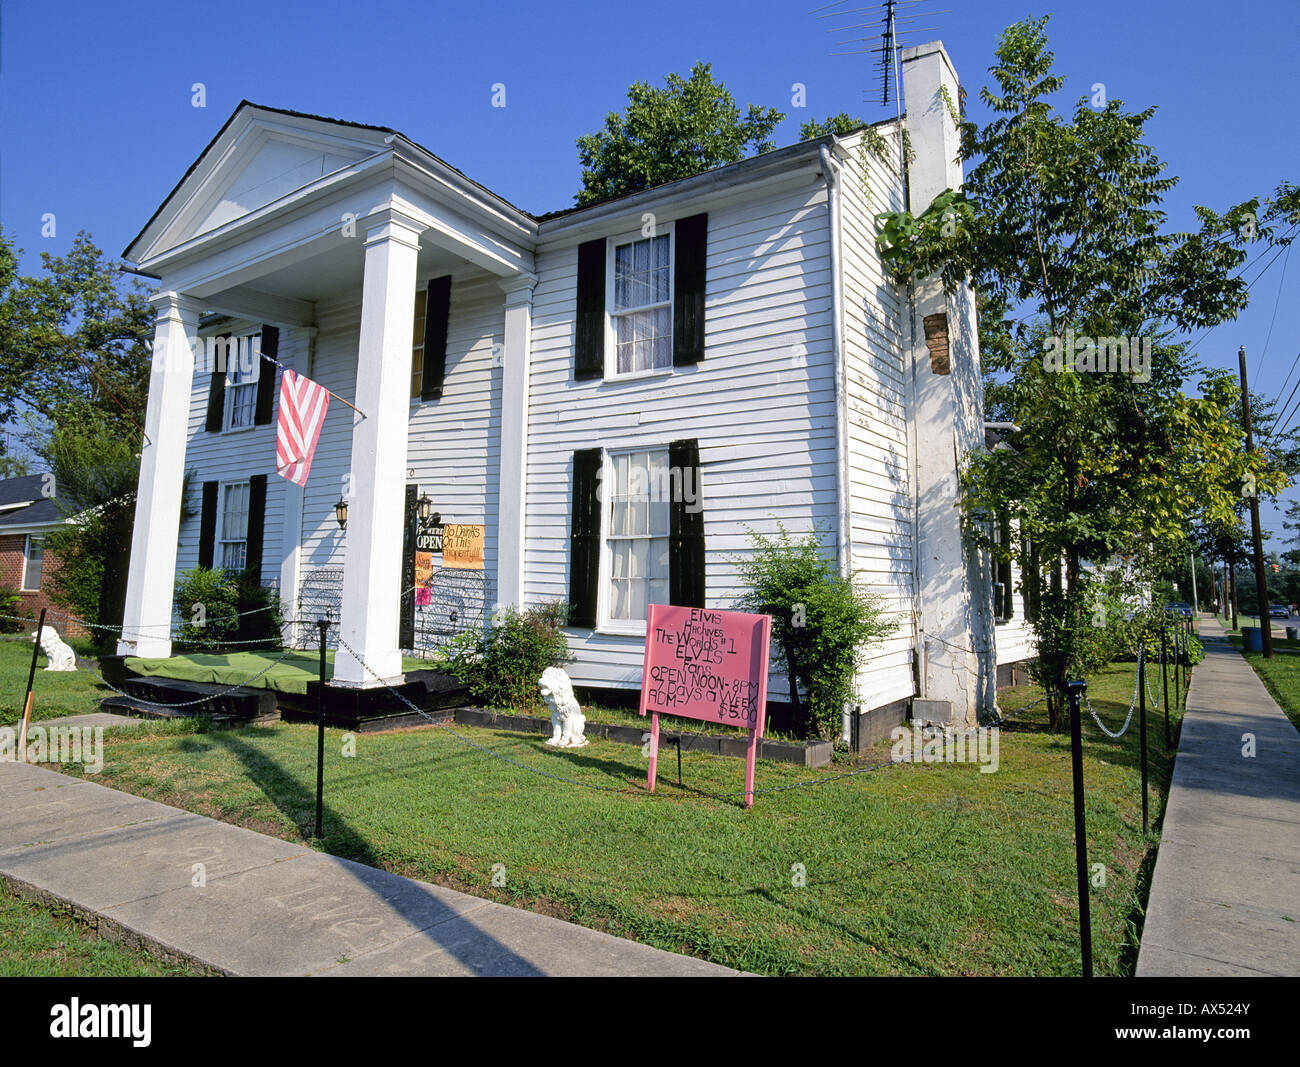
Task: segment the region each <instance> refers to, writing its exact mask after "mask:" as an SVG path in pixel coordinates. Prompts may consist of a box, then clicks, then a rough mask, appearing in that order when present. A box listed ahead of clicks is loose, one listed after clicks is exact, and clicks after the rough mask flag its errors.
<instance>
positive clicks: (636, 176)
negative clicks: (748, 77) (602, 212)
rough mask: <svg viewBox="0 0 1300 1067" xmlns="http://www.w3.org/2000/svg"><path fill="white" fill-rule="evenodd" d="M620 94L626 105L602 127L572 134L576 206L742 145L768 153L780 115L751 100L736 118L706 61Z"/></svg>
mask: <svg viewBox="0 0 1300 1067" xmlns="http://www.w3.org/2000/svg"><path fill="white" fill-rule="evenodd" d="M627 99H628V104H627V109H626V111H624V112H622V113H619V112H614V111H611V112H610V113H609V114H608V115H607V116H606V117H605V128H604V129H603V130H600V131H598V132H596V133H589V134H586V135H585V136H582V137H579V138H578V158H579V160H580V161H581V163H582V191H581V192H580V193H578V195H577V197H576V198H575V199H576V200H577V203H578V205H579V206H585V205H587V204H595V203H598V202H599V201H601V200H608V199H610V198H611V197H615V196H624V195H626V194H628V193H635V192H639V191H640V190H642V189H648V188H650V187H651V186H653V185H660V184H662V183H663V182H671V181H677V180H678V179H680V178H689V177H691V176H692V175H695V174H700V173H702V172H703V171H706V170H710V169H712V168H713V167H720V166H722V165H723V164H726V163H735V162H737V161H738V160H741V159H744V158H745V155H746V149H747V148H751V149H753V151H754V152H768V151H771V149H772V148H774V147H775V145H774V144H773V142H772V141H771V140H770V137H771V134H772V131H773V130H774V129H775V128H776V126H777V124H778V123H779V122H780V121H781V120H782V119H783V118H785V116H784V115H783V114H782V113H781V112H779V111H777V110H776V109H774V108H770V107H769V108H764V107H757V106H755V105H754V104H750V105H749V106H748V108H747V109H746V111H745V113H744V115H743V116H742V114H741V111H740V108H739V107H738V106H737V104H736V101H735V100H734V98H733V97H732V95H731V93H729V92H728V91H727V89H726V87H725V86H724V85H722V83H721V82H717V81H714V80H713V68H712V64H709V63H696V64H695V66H693V67H692V68H691V76H690V78H687V79H683V78H682V77H681V76H680V75H678V74H669V75H668V77H667V79H666V83H665V86H664V88H662V89H656V88H655V87H654V86H652V85H650V84H649V83H648V82H633V83H632V85H631V86H629V88H628V91H627Z"/></svg>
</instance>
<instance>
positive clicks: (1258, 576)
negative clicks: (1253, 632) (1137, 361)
mask: <svg viewBox="0 0 1300 1067" xmlns="http://www.w3.org/2000/svg"><path fill="white" fill-rule="evenodd" d="M1237 362H1238V363H1240V364H1241V414H1242V419H1243V421H1244V422H1245V424H1246V451H1247V452H1254V451H1255V435H1254V433H1253V432H1252V431H1251V428H1250V389H1249V387H1248V386H1247V385H1246V346H1245V345H1242V346H1241V349H1240V350H1239V351H1238V352H1237ZM1248 495H1249V497H1250V531H1251V536H1252V537H1253V539H1254V541H1255V599H1256V600H1258V601H1259V629H1260V636H1261V637H1262V638H1263V639H1264V658H1265V659H1272V658H1273V623H1272V621H1271V620H1270V619H1269V617H1268V583H1267V582H1266V581H1265V579H1264V538H1263V535H1262V534H1261V533H1260V529H1259V489H1258V487H1256V486H1254V485H1252V486H1251V487H1250V493H1249V494H1248Z"/></svg>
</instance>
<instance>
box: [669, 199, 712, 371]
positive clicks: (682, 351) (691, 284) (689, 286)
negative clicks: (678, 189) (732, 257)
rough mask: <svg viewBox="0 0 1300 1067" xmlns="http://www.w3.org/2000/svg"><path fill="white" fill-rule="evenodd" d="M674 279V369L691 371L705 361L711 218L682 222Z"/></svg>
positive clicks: (678, 227)
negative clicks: (705, 320)
mask: <svg viewBox="0 0 1300 1067" xmlns="http://www.w3.org/2000/svg"><path fill="white" fill-rule="evenodd" d="M674 231H675V233H676V238H675V239H676V241H677V249H676V253H675V256H676V265H675V268H674V270H675V273H674V276H673V366H674V367H688V366H690V365H691V364H692V363H699V362H700V360H702V359H703V358H704V267H705V259H706V258H707V253H708V234H709V216H708V215H707V214H703V215H691V216H690V217H688V218H684V219H678V220H677V224H676V226H674Z"/></svg>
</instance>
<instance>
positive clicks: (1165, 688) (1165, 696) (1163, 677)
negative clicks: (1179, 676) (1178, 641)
mask: <svg viewBox="0 0 1300 1067" xmlns="http://www.w3.org/2000/svg"><path fill="white" fill-rule="evenodd" d="M1166 629H1167V626H1166V625H1165V623H1163V622H1162V623H1161V624H1160V699H1161V701H1162V702H1163V703H1164V706H1165V751H1166V752H1168V751H1169V667H1168V664H1167V662H1166V660H1165V630H1166Z"/></svg>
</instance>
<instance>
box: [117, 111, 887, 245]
mask: <svg viewBox="0 0 1300 1067" xmlns="http://www.w3.org/2000/svg"><path fill="white" fill-rule="evenodd" d="M246 108H253V109H256V110H258V111H265V112H268V113H270V114H274V115H285V116H288V117H290V118H299V119H308V120H310V121H313V122H329V123H333V124H335V125H338V126H348V127H351V128H353V129H359V130H370V131H372V132H376V133H384V134H388V135H390V136H393V137H400V138H402V140H404V141H406V142H407V143H408V144H411V145H414V146H415V147H416V148H417V149H419V150H420V151H421V152H423V153H425V154H426V155H428V156H430V157H432V158H433V159H435V160H437V161H438V162H439V163H440V164H441V165H442V166H444V167H446V168H447V169H448V170H451V171H453V172H454V173H456V174H457V175H459V176H460V177H461V178H463V179H464V180H465V181H466V182H468V183H469V184H471V185H473V186H474V187H475V188H477V189H479V190H481V191H482V192H483V193H484V194H485V195H487V196H489V197H491V198H492V199H494V200H497V201H499V202H500V203H502V204H504V205H506V206H507V207H509V208H510V209H511V210H513V211H517V212H518V213H519V214H520V215H522V216H524V217H525V218H528V219H530V220H532V221H533V222H550V221H553V220H555V219H560V218H566V217H568V216H571V215H576V214H578V213H580V212H583V211H591V210H593V209H595V208H599V207H603V206H604V205H606V204H612V203H616V202H618V201H620V200H626V199H628V198H630V197H633V196H637V195H640V194H641V193H646V192H649V191H650V190H651V189H665V188H667V187H669V186H673V185H680V186H685V185H686V183H688V182H692V181H697V180H700V179H703V178H704V177H705V176H706V175H712V176H714V178H715V179H716V177H717V176H718V175H719V174H721V173H724V172H727V171H730V170H732V169H733V168H740V167H745V166H746V165H747V164H748V165H750V166H753V165H754V164H755V163H756V162H758V161H761V160H763V159H764V157H765V156H769V157H770V156H771V155H772V154H773V152H776V153H785V154H786V155H787V156H789V155H792V154H801V153H800V151H799V150H805V151H806V150H807V149H808V148H809V147H810V146H813V145H816V146H821V145H830V144H832V143H833V142H834V141H836V140H837V139H838V138H837V136H836V135H835V134H825V135H823V136H821V137H816V138H813V139H812V140H809V141H800V142H797V143H796V144H793V145H787V146H785V147H783V148H779V149H774V150H773V152H766V153H763V154H762V155H758V156H748V157H746V158H745V159H742V160H738V161H737V162H735V163H727V164H724V165H722V166H720V167H713V168H711V169H709V170H706V171H701V172H700V173H699V174H694V175H692V176H691V177H689V178H680V179H678V180H676V181H672V182H662V183H660V184H658V185H652V186H648V187H647V188H646V189H638V190H637V191H636V192H632V193H625V194H623V195H621V196H615V197H609V198H608V199H605V200H599V201H597V202H596V203H594V204H583V205H581V206H574V207H569V208H560V209H559V210H556V211H548V212H545V213H543V214H541V215H535V214H533V213H532V212H530V211H525V210H524V209H523V208H521V207H518V206H517V205H515V204H512V203H511V202H510V201H509V200H506V199H505V197H503V196H501V195H500V194H499V193H496V192H493V191H492V190H491V189H489V188H488V187H487V186H486V185H484V184H483V183H482V182H478V181H475V180H474V179H473V178H471V177H470V176H469V175H467V174H466V173H465V172H464V171H462V170H460V169H458V168H456V167H454V166H452V165H451V164H450V163H448V162H447V161H446V160H445V159H443V158H442V157H441V156H439V155H438V154H437V153H435V152H431V151H430V150H429V149H427V148H425V147H424V146H423V145H422V144H420V143H419V142H418V141H415V140H412V139H411V138H410V137H407V136H406V134H404V133H402V132H401V131H400V130H394V129H392V128H391V127H389V126H373V125H370V124H369V123H365V122H352V121H350V120H348V119H339V118H334V117H332V116H329V115H313V114H311V113H310V112H306V111H293V110H290V109H288V108H280V107H270V106H268V105H266V104H255V103H253V102H252V101H251V100H241V101H240V102H239V106H238V107H236V108H235V110H234V111H233V112H231V114H230V117H229V118H228V119H226V121H225V122H224V123H223V124H222V126H221V129H219V130H218V131H217V132H216V134H215V135H214V136H213V138H212V140H210V141H209V142H208V143H207V145H206V146H205V147H204V149H203V151H202V152H200V153H199V155H198V158H197V159H195V160H194V162H193V163H191V164H190V166H189V168H188V169H187V170H186V171H185V173H184V174H183V175H181V178H180V180H179V181H178V182H177V183H176V184H175V185H174V186H173V187H172V189H171V192H169V193H168V194H167V195H166V196H165V197H164V198H163V201H162V203H161V204H159V205H158V209H157V210H156V211H155V212H154V213H153V214H152V215H150V216H149V221H148V222H146V223H145V224H144V226H143V227H141V229H140V232H139V233H137V234H136V235H135V237H133V238H132V239H131V241H130V242H129V243H128V244H127V246H126V248H125V249H123V251H122V256H123V258H128V259H129V257H130V253H131V249H132V247H134V245H135V244H136V242H137V241H139V240H140V238H141V237H143V236H144V235H145V233H146V232H147V231H148V229H149V227H150V226H152V225H153V224H154V221H155V220H156V219H157V218H158V216H159V215H161V214H162V212H163V210H164V209H165V208H166V207H167V205H168V204H169V203H170V202H171V200H172V198H173V197H174V196H175V195H176V194H177V192H178V191H179V190H180V188H181V186H183V185H184V184H185V182H186V181H187V180H188V179H189V177H190V175H192V174H193V173H194V172H195V170H197V169H198V167H199V165H200V164H201V163H202V162H203V160H204V157H206V156H207V154H208V153H209V152H210V151H211V150H212V147H213V145H215V144H216V143H217V142H218V141H219V140H220V139H221V136H222V134H224V133H225V132H226V130H228V129H229V128H230V126H231V124H232V123H233V122H234V121H235V119H236V118H238V116H239V115H240V113H241V112H243V111H244V110H245V109H246ZM897 121H898V120H897V119H894V118H889V119H882V120H880V121H879V122H872V123H868V124H867V125H866V126H862V127H859V128H857V129H854V130H852V131H850V132H849V133H848V134H844V135H843V136H852V135H853V134H855V133H858V132H860V131H861V130H862V129H866V128H867V127H868V126H871V127H875V126H887V125H889V124H891V123H894V122H897Z"/></svg>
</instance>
